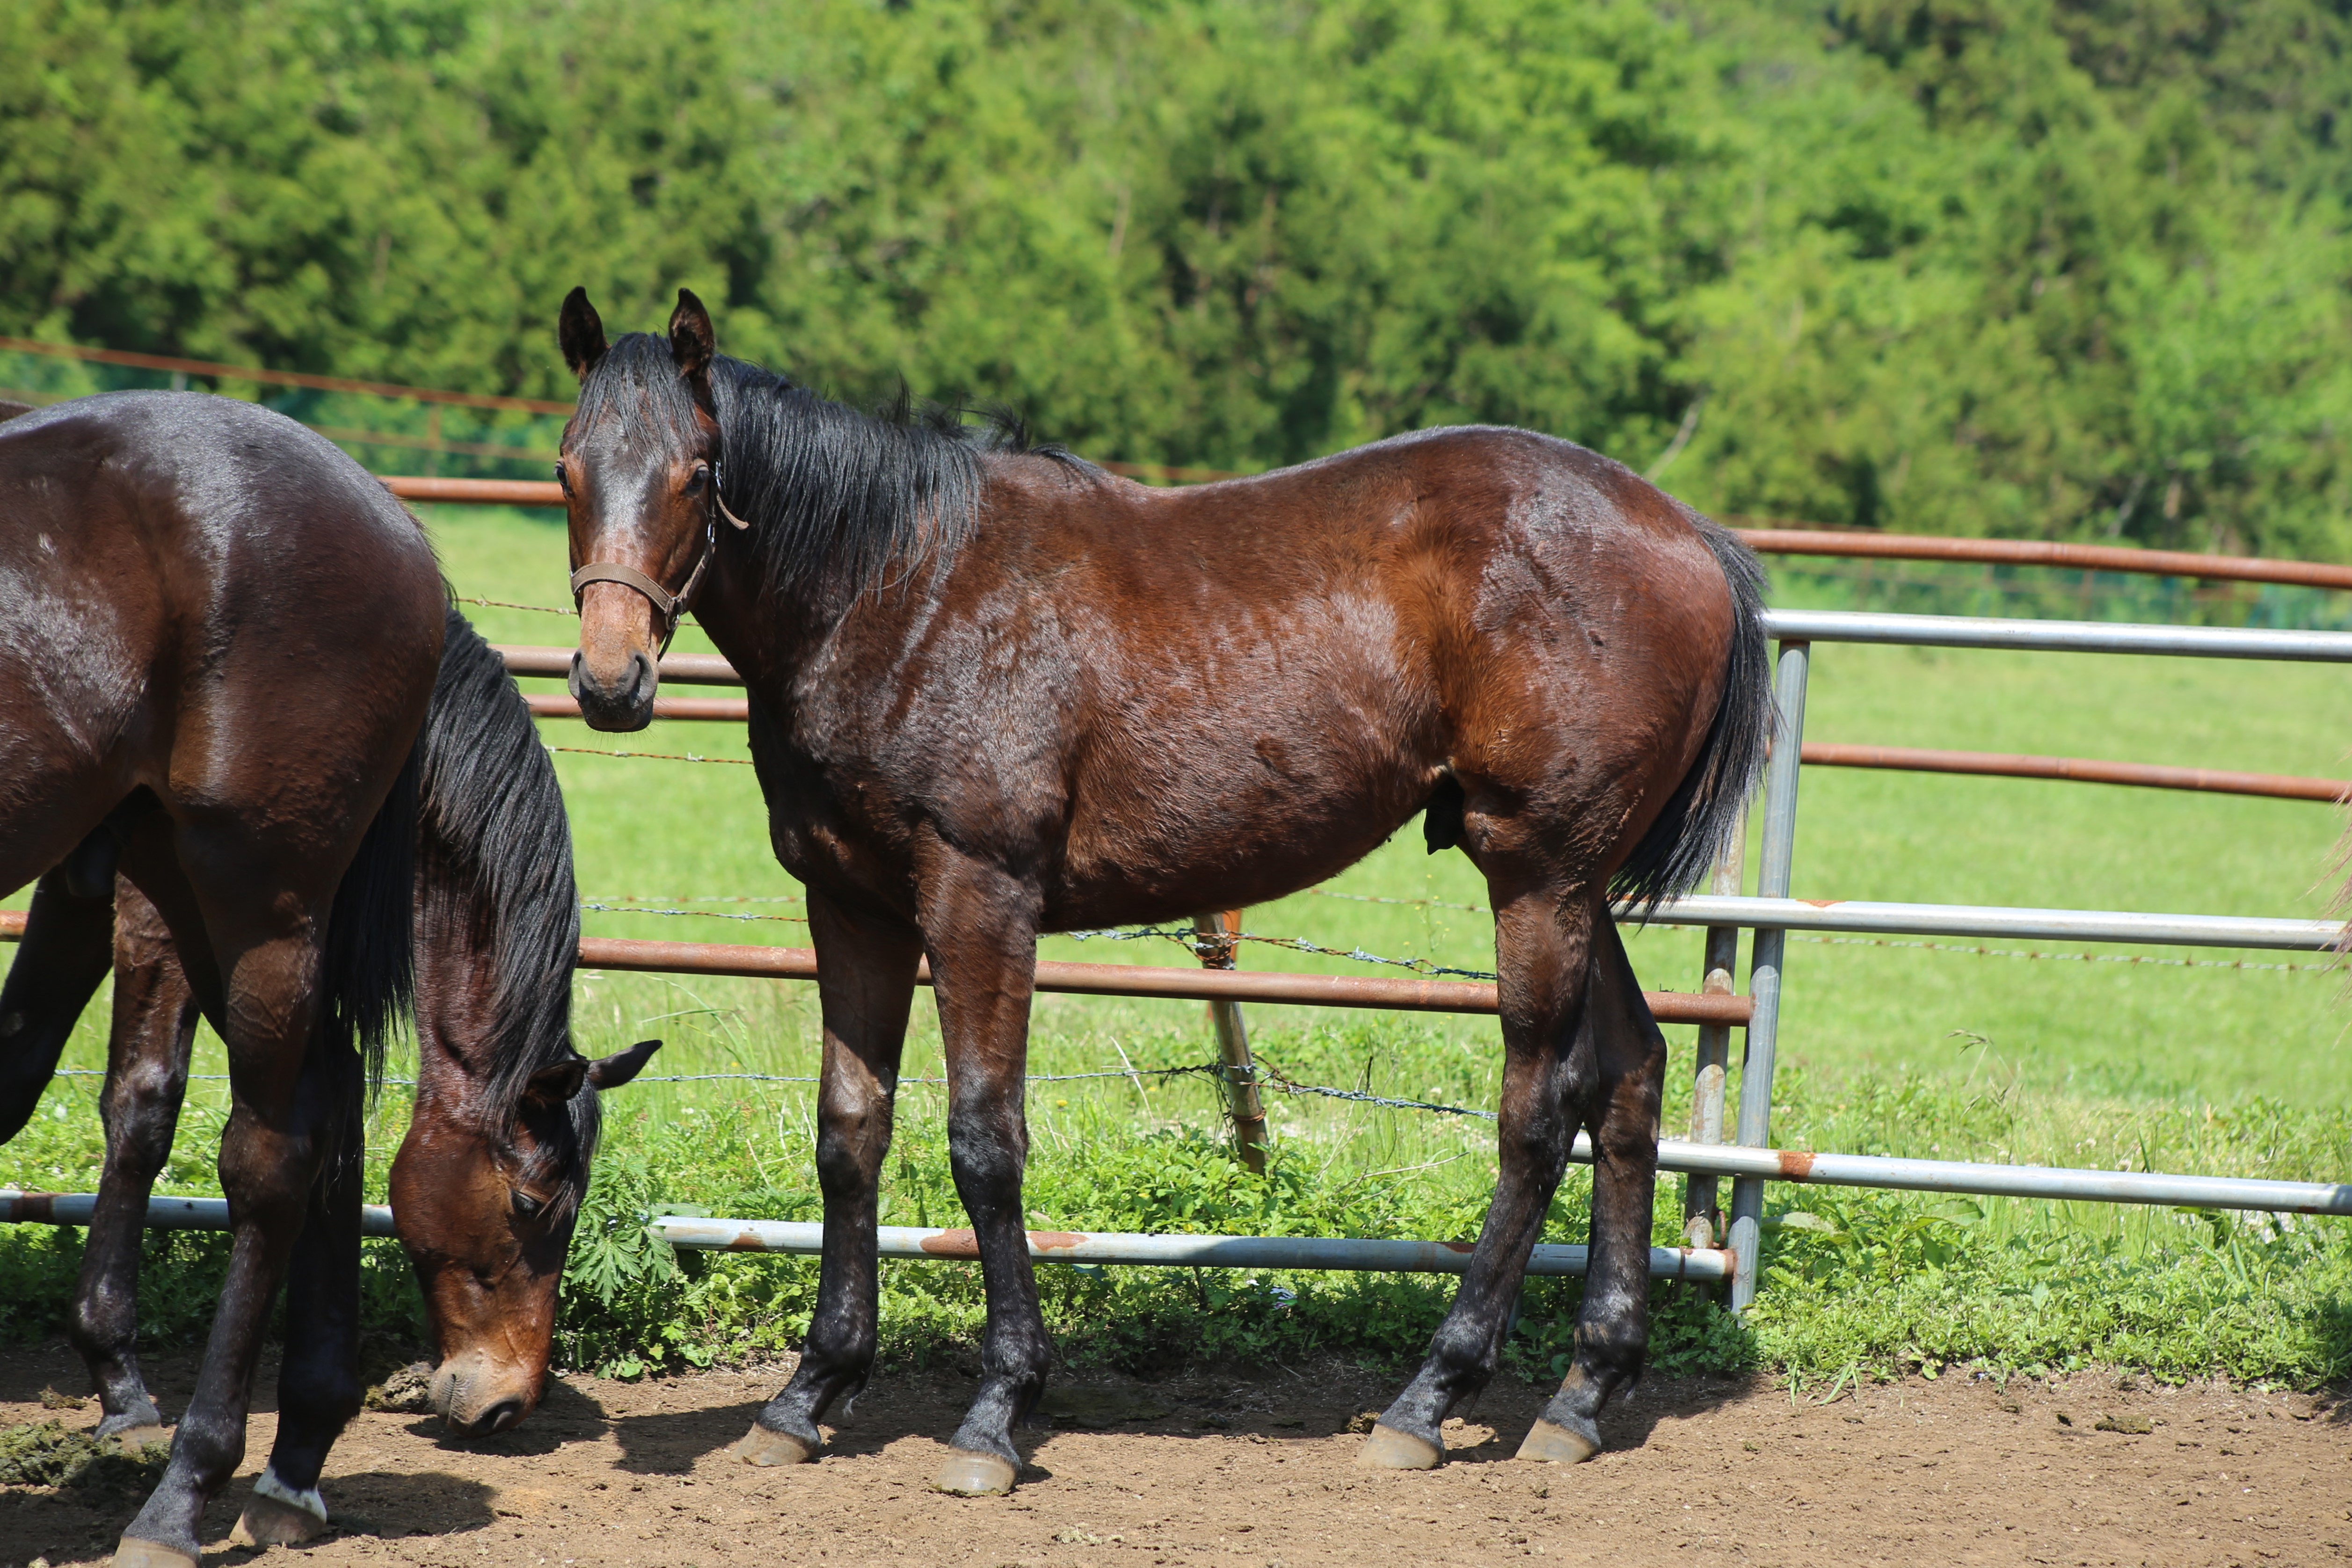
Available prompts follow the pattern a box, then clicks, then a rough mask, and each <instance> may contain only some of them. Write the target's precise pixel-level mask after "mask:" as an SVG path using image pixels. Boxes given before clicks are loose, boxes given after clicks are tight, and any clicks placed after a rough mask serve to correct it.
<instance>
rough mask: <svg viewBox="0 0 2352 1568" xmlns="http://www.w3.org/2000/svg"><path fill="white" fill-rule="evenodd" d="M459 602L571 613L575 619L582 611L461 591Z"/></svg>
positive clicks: (559, 613) (547, 612) (499, 607)
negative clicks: (483, 597) (480, 595)
mask: <svg viewBox="0 0 2352 1568" xmlns="http://www.w3.org/2000/svg"><path fill="white" fill-rule="evenodd" d="M457 602H458V603H460V604H485V605H488V606H489V607H490V608H491V609H493V610H529V611H532V612H536V613H538V614H541V615H569V616H572V617H573V618H574V619H575V620H576V619H577V618H578V617H579V614H580V612H578V611H577V610H565V609H563V608H562V607H561V606H559V605H553V604H518V603H516V602H515V601H513V600H511V599H478V598H476V597H474V596H473V595H471V594H466V593H461V594H459V595H458V596H457Z"/></svg>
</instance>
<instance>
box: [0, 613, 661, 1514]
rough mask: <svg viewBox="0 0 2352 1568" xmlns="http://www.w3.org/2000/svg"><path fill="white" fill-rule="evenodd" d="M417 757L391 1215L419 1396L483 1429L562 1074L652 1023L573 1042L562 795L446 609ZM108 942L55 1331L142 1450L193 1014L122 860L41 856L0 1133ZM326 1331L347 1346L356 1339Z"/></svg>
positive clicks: (582, 1184) (522, 1275)
mask: <svg viewBox="0 0 2352 1568" xmlns="http://www.w3.org/2000/svg"><path fill="white" fill-rule="evenodd" d="M417 756H418V760H419V768H418V787H417V798H418V812H417V816H418V823H417V845H416V849H417V860H416V881H415V912H416V919H417V935H416V943H415V993H416V1000H415V1017H416V1031H417V1046H418V1060H419V1071H418V1083H417V1095H416V1100H415V1108H414V1111H413V1113H412V1114H411V1118H410V1121H409V1126H408V1132H407V1135H406V1137H405V1138H404V1140H403V1142H402V1144H401V1150H400V1154H399V1155H398V1157H397V1158H395V1160H394V1163H393V1168H392V1186H393V1197H394V1226H395V1228H396V1229H397V1231H398V1234H399V1236H400V1239H401V1242H402V1244H403V1246H404V1248H405V1249H407V1252H408V1256H409V1259H410V1260H411V1262H412V1264H413V1265H414V1266H415V1270H416V1272H417V1276H418V1280H419V1282H420V1284H421V1285H422V1286H423V1287H424V1295H425V1313H426V1318H427V1322H428V1325H429V1328H430V1332H431V1334H432V1338H433V1343H434V1348H435V1352H436V1368H435V1372H434V1376H433V1380H432V1384H431V1388H430V1399H431V1404H432V1406H433V1409H434V1411H435V1413H436V1415H438V1416H440V1418H441V1420H442V1422H443V1424H444V1425H445V1426H446V1427H447V1428H448V1429H449V1430H450V1431H452V1432H454V1433H457V1434H458V1435H460V1436H464V1437H482V1436H488V1435H489V1434H491V1433H496V1432H502V1431H505V1430H507V1429H508V1428H509V1427H513V1426H515V1425H516V1424H517V1423H518V1422H520V1421H521V1420H522V1419H523V1417H524V1416H528V1415H529V1414H530V1411H531V1410H532V1409H534V1408H535V1407H536V1406H538V1403H539V1400H540V1396H541V1393H542V1392H543V1391H544V1389H545V1386H546V1379H547V1365H548V1360H549V1354H550V1351H551V1345H552V1342H553V1337H554V1327H555V1301H556V1286H557V1284H558V1283H559V1282H560V1281H561V1279H562V1271H563V1258H564V1253H565V1250H566V1249H567V1248H568V1246H569V1244H570V1241H571V1236H572V1226H573V1223H574V1221H575V1220H576V1218H577V1217H578V1212H579V1203H580V1199H581V1197H582V1196H583V1193H584V1191H585V1189H586V1185H587V1178H588V1171H589V1166H590V1162H591V1159H592V1158H593V1151H594V1148H595V1145H596V1140H597V1132H598V1126H599V1121H600V1117H599V1106H598V1101H597V1096H596V1094H595V1093H584V1094H583V1093H581V1092H579V1091H580V1089H581V1087H582V1086H583V1083H584V1084H585V1086H586V1087H587V1088H589V1089H591V1090H594V1091H597V1092H602V1091H604V1090H609V1089H614V1088H617V1087H619V1086H620V1085H621V1084H623V1083H625V1082H628V1081H629V1080H630V1079H631V1078H633V1077H635V1075H636V1073H637V1071H638V1070H639V1069H640V1068H641V1067H642V1066H643V1064H644V1062H645V1061H646V1059H647V1058H649V1057H650V1056H651V1055H652V1053H653V1052H654V1051H656V1050H657V1049H658V1048H659V1046H660V1042H659V1041H658V1040H642V1041H639V1042H638V1043H637V1044H636V1045H635V1046H632V1047H631V1048H629V1050H628V1051H623V1052H618V1053H615V1054H614V1055H613V1056H610V1057H606V1058H604V1059H602V1060H600V1061H594V1062H590V1061H584V1060H583V1059H582V1058H581V1057H580V1055H579V1054H578V1052H577V1051H574V1050H573V1048H572V1034H571V1000H572V968H573V967H574V964H575V962H576V960H577V958H578V956H579V940H580V914H579V895H578V893H577V890H576V884H575V883H574V882H573V880H572V837H571V832H570V830H569V826H568V824H567V822H566V821H565V817H564V811H563V797H562V789H561V788H560V786H559V785H558V784H557V782H556V778H555V769H554V768H553V767H552V766H551V764H550V762H549V760H548V757H547V752H546V748H545V747H542V746H541V744H540V740H539V735H538V730H537V727H536V726H535V725H534V724H533V723H532V721H531V717H530V710H529V708H528V706H527V705H525V703H524V702H523V699H522V695H521V694H520V692H519V691H517V690H516V688H515V685H514V682H513V681H512V679H511V678H509V676H508V674H507V673H506V669H505V665H504V664H503V662H502V661H501V660H500V659H499V655H498V653H496V651H495V650H493V649H491V648H490V647H489V645H488V644H487V643H484V642H483V641H482V639H481V637H480V636H479V635H478V633H477V632H475V631H474V629H473V627H472V626H471V625H469V624H468V623H467V621H466V619H465V617H464V616H462V615H460V614H459V613H458V612H457V611H456V610H455V609H454V608H452V609H451V610H450V611H449V612H448V615H447V622H446V632H445V633H444V641H443V643H442V654H441V668H440V673H439V675H438V677H437V678H436V682H435V685H434V692H433V700H432V704H431V706H430V707H429V708H428V709H427V710H426V714H425V728H424V731H423V733H422V734H421V735H420V736H419V737H418V740H417ZM110 954H111V961H112V966H113V970H114V982H115V984H114V1018H113V1024H112V1029H111V1031H110V1037H109V1041H108V1051H107V1071H106V1082H105V1086H104V1088H103V1089H102V1090H101V1092H100V1113H101V1115H102V1117H103V1119H104V1122H105V1127H106V1163H105V1169H104V1174H103V1176H101V1178H100V1184H99V1192H98V1207H97V1212H96V1214H95V1215H93V1217H92V1219H91V1223H90V1227H89V1237H88V1239H87V1241H86V1243H85V1245H84V1249H83V1255H82V1268H81V1277H80V1281H79V1287H78V1289H77V1291H76V1294H75V1301H74V1309H73V1319H72V1325H71V1329H70V1336H71V1338H72V1340H73V1343H74V1346H75V1348H76V1349H77V1350H79V1352H80V1353H81V1356H82V1359H83V1361H84V1363H85V1364H87V1365H88V1366H89V1372H90V1379H91V1382H92V1385H94V1386H95V1387H96V1389H97V1391H98V1396H99V1402H100V1409H101V1411H102V1415H101V1418H100V1422H99V1427H98V1436H100V1437H117V1436H120V1437H121V1439H122V1440H123V1442H124V1444H125V1446H126V1447H136V1446H137V1445H139V1444H141V1443H142V1442H146V1441H152V1440H155V1439H159V1438H163V1437H167V1436H168V1434H166V1433H165V1432H163V1430H162V1416H161V1415H160V1414H159V1413H158V1411H157V1409H156V1406H155V1401H154V1399H153V1397H152V1396H151V1395H150V1394H149V1393H148V1391H147V1386H146V1383H145V1380H144V1379H143V1378H142V1375H141V1374H140V1370H139V1362H138V1354H137V1340H138V1318H137V1301H138V1291H139V1265H140V1243H141V1238H142V1223H143V1217H144V1215H145V1212H146V1207H147V1199H148V1197H149V1195H150V1193H151V1192H152V1189H153V1186H154V1182H155V1177H156V1176H157V1174H158V1173H159V1172H160V1171H161V1170H162V1169H163V1163H164V1161H165V1159H166V1158H167V1157H168V1156H169V1155H170V1154H171V1146H172V1138H173V1132H174V1130H175V1128H176V1125H177V1123H178V1119H179V1111H180V1103H181V1097H182V1095H183V1093H184V1091H185V1088H186V1085H187V1071H188V1054H189V1049H190V1046H191V1045H192V1043H193V1041H194V1034H195V1025H196V1017H197V1009H196V1003H195V998H194V992H193V991H192V990H191V989H190V988H189V986H188V983H187V977H186V976H185V974H184V971H183V970H182V968H181V967H180V962H179V955H178V952H177V951H176V949H175V948H174V947H173V943H172V937H171V933H170V931H169V930H168V928H166V927H165V926H164V925H163V921H162V918H161V916H160V915H158V914H157V912H156V910H155V907H154V905H153V904H152V903H150V902H149V901H148V899H147V898H146V897H145V895H144V894H141V893H140V891H139V890H138V888H137V887H136V886H135V885H133V884H132V883H131V882H130V881H129V879H127V878H124V877H121V876H118V877H117V878H116V879H115V882H114V885H113V886H112V887H111V888H110V889H106V890H103V891H102V893H101V894H100V895H99V896H84V895H83V894H82V893H80V892H78V891H77V890H76V889H75V888H74V887H73V886H72V884H71V881H70V878H69V877H68V876H67V875H65V874H61V873H51V874H50V875H48V876H46V877H44V878H43V879H42V880H41V882H40V883H38V884H37V891H36V893H35V894H34V913H33V917H32V923H31V929H30V931H29V932H28V933H27V937H26V946H25V947H24V949H23V950H22V952H21V953H20V956H19V958H18V961H17V963H16V966H15V967H13V968H12V969H11V971H10V972H9V976H8V980H7V984H6V986H5V988H0V1018H7V1019H12V1020H13V1021H14V1030H13V1032H12V1033H11V1034H10V1035H9V1037H8V1039H7V1040H6V1042H5V1046H0V1144H5V1143H6V1142H7V1141H8V1140H9V1139H11V1138H13V1137H15V1136H16V1134H17V1133H18V1132H19V1131H21V1130H22V1129H23V1127H24V1125H25V1124H26V1121H27V1120H28V1119H29V1118H30V1117H31V1115H32V1114H33V1112H34V1111H35V1109H36V1108H37V1105H38V1103H39V1101H40V1097H41V1092H42V1091H43V1090H44V1089H45V1088H46V1087H47V1085H48V1084H49V1082H51V1081H52V1075H53V1073H54V1071H55V1069H56V1066H57V1061H58V1055H59V1053H60V1052H61V1051H63V1049H64V1047H65V1044H66V1041H67V1040H68V1037H69V1036H70V1035H71V1033H72V1030H73V1026H74V1022H75V1019H77V1018H78V1017H79V1014H80V1012H81V1010H82V1009H83V1008H84V1006H86V1005H87V1003H88V1001H89V997H90V995H91V993H92V992H93V991H94V990H95V989H96V988H97V985H98V982H99V980H100V978H101V977H103V975H104V973H105V970H106V968H107V967H108V961H109V956H110ZM351 1266H352V1268H353V1269H354V1270H356V1268H357V1266H358V1259H357V1254H356V1252H354V1253H353V1254H352V1259H351ZM341 1348H343V1349H345V1350H348V1351H349V1352H350V1353H351V1354H353V1355H355V1354H356V1352H357V1342H356V1340H355V1339H352V1340H351V1341H350V1343H348V1344H347V1345H345V1346H343V1347H341ZM301 1375H306V1376H315V1375H320V1372H319V1371H318V1369H315V1368H304V1369H301ZM332 1375H334V1376H337V1377H339V1378H344V1379H349V1378H352V1377H355V1376H357V1375H358V1369H357V1367H356V1366H355V1365H338V1366H337V1367H335V1368H334V1369H333V1371H332ZM270 1473H271V1474H272V1475H273V1477H275V1476H276V1475H278V1471H277V1470H275V1469H273V1470H272V1471H271V1472H270ZM271 1490H273V1491H274V1490H280V1486H279V1485H278V1484H273V1487H272V1489H271ZM287 1490H290V1489H287ZM265 1495H266V1494H265ZM324 1506H325V1505H324V1502H323V1500H320V1498H319V1497H318V1496H317V1492H316V1489H315V1488H312V1489H310V1490H308V1491H307V1492H306V1493H305V1494H304V1501H303V1505H302V1507H301V1509H300V1510H299V1511H300V1512H301V1513H303V1514H304V1515H306V1516H307V1517H304V1518H299V1519H296V1518H287V1519H283V1520H280V1521H278V1524H279V1525H280V1526H281V1527H282V1528H281V1529H280V1531H279V1533H280V1534H281V1535H282V1534H283V1533H284V1530H285V1529H289V1528H290V1529H294V1530H299V1531H304V1534H303V1536H302V1538H303V1539H308V1538H309V1536H310V1535H313V1534H315V1533H316V1532H317V1530H318V1529H319V1528H321V1527H323V1525H324V1523H325V1517H324V1512H323V1510H324ZM252 1522H253V1521H247V1525H248V1526H250V1525H251V1523H252ZM252 1533H253V1531H252V1530H251V1529H250V1528H248V1529H247V1535H248V1536H250V1535H252Z"/></svg>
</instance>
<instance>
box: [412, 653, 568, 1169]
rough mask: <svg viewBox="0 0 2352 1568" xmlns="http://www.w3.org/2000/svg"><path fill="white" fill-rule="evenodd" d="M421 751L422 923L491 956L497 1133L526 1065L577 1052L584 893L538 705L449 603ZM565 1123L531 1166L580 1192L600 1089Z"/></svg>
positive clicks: (485, 1102) (520, 1092)
mask: <svg viewBox="0 0 2352 1568" xmlns="http://www.w3.org/2000/svg"><path fill="white" fill-rule="evenodd" d="M418 752H419V755H420V757H421V758H422V763H423V768H422V776H421V779H420V784H421V788H420V790H419V795H420V800H419V823H418V865H419V875H418V878H417V884H418V885H417V904H418V913H419V916H420V918H419V921H418V925H419V928H420V931H432V930H469V931H471V932H472V933H473V935H474V936H475V939H476V941H477V942H478V945H479V946H481V947H482V948H483V950H485V951H487V952H488V954H489V955H490V967H491V976H490V979H489V986H488V990H489V996H490V1015H491V1017H490V1028H489V1033H488V1039H489V1041H490V1048H489V1051H488V1061H478V1062H476V1063H475V1064H474V1066H475V1070H476V1071H478V1072H480V1073H481V1074H482V1078H481V1089H482V1095H481V1103H480V1106H479V1109H480V1113H481V1115H482V1117H483V1120H484V1124H485V1126H486V1128H488V1130H490V1131H491V1132H492V1133H493V1134H496V1133H498V1132H499V1131H502V1130H503V1129H504V1128H505V1127H507V1126H509V1125H511V1124H512V1123H513V1121H514V1119H515V1118H516V1117H517V1116H519V1115H521V1114H523V1113H525V1109H526V1108H525V1106H524V1103H523V1101H524V1092H525V1091H526V1090H527V1089H528V1087H529V1086H530V1080H531V1075H532V1074H533V1073H535V1072H537V1071H540V1070H541V1068H546V1067H553V1066H557V1065H559V1064H561V1063H562V1062H565V1061H570V1060H571V1059H572V1055H573V1054H574V1053H573V1049H572V968H573V967H574V966H575V965H576V964H577V962H578V961H579V956H580V895H579V891H578V886H577V884H576V883H574V882H573V880H572V831H571V827H570V825H569V823H568V822H567V821H566V820H565V818H564V814H563V792H562V789H561V788H560V787H559V786H558V785H557V783H556V780H555V768H554V766H553V764H551V762H550V761H549V760H548V756H547V749H546V747H544V746H542V745H541V743H540V738H539V731H538V728H537V727H536V726H534V725H533V724H532V723H531V717H530V707H529V706H527V705H526V704H525V703H524V702H523V699H522V694H521V693H520V691H519V690H518V689H517V688H516V686H515V684H514V680H513V678H512V677H511V676H509V674H507V671H506V664H505V661H504V660H502V659H500V658H499V655H498V654H497V653H495V652H493V651H492V649H491V648H490V645H489V644H488V643H485V642H484V641H482V638H481V634H480V633H479V632H476V631H475V630H474V628H473V627H472V626H471V625H470V624H468V623H467V620H466V618H465V617H464V616H463V615H460V614H458V613H457V610H456V609H455V608H454V607H452V608H451V609H450V611H449V615H448V626H447V632H446V640H445V642H444V643H443V646H442V653H441V672H440V674H439V676H438V677H437V678H436V680H435V682H434V685H433V705H432V707H431V709H430V711H429V712H428V714H427V716H426V718H425V735H424V737H423V739H422V740H421V741H420V742H419V743H418ZM549 1120H550V1121H551V1122H552V1121H553V1120H554V1118H552V1117H551V1118H549ZM568 1120H569V1134H570V1135H569V1136H566V1135H565V1131H566V1129H565V1128H564V1127H562V1126H561V1125H551V1126H542V1127H540V1128H538V1129H537V1130H538V1131H539V1133H540V1139H539V1149H540V1160H541V1165H542V1166H554V1167H556V1168H554V1169H552V1170H549V1169H542V1170H541V1172H539V1173H536V1174H539V1175H542V1176H554V1177H557V1178H560V1180H561V1181H562V1186H563V1189H564V1191H565V1193H566V1195H567V1197H568V1198H570V1199H573V1200H576V1198H577V1197H578V1196H579V1191H580V1189H581V1188H582V1187H583V1186H585V1185H586V1180H587V1174H588V1162H589V1160H590V1158H591V1157H592V1156H593V1154H594V1152H595V1146H596V1135H597V1131H598V1127H599V1121H598V1114H597V1104H596V1094H595V1092H594V1091H593V1090H584V1091H583V1092H580V1093H578V1094H575V1095H573V1096H572V1099H571V1101H570V1103H569V1107H568Z"/></svg>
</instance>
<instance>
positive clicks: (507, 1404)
mask: <svg viewBox="0 0 2352 1568" xmlns="http://www.w3.org/2000/svg"><path fill="white" fill-rule="evenodd" d="M521 1419H522V1401H521V1400H520V1399H501V1400H499V1402H498V1403H497V1404H496V1405H493V1406H490V1407H489V1408H488V1409H487V1410H485V1411H483V1412H482V1413H481V1414H480V1415H478V1416H475V1417H474V1418H473V1419H472V1420H471V1421H468V1422H467V1423H466V1424H465V1426H463V1427H460V1428H459V1430H460V1431H462V1432H463V1433H464V1434H465V1435H466V1436H467V1437H493V1436H495V1435H496V1434H498V1433H500V1432H503V1431H506V1430H507V1429H508V1428H509V1427H512V1426H514V1425H515V1424H516V1423H517V1422H519V1421H520V1420H521Z"/></svg>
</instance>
